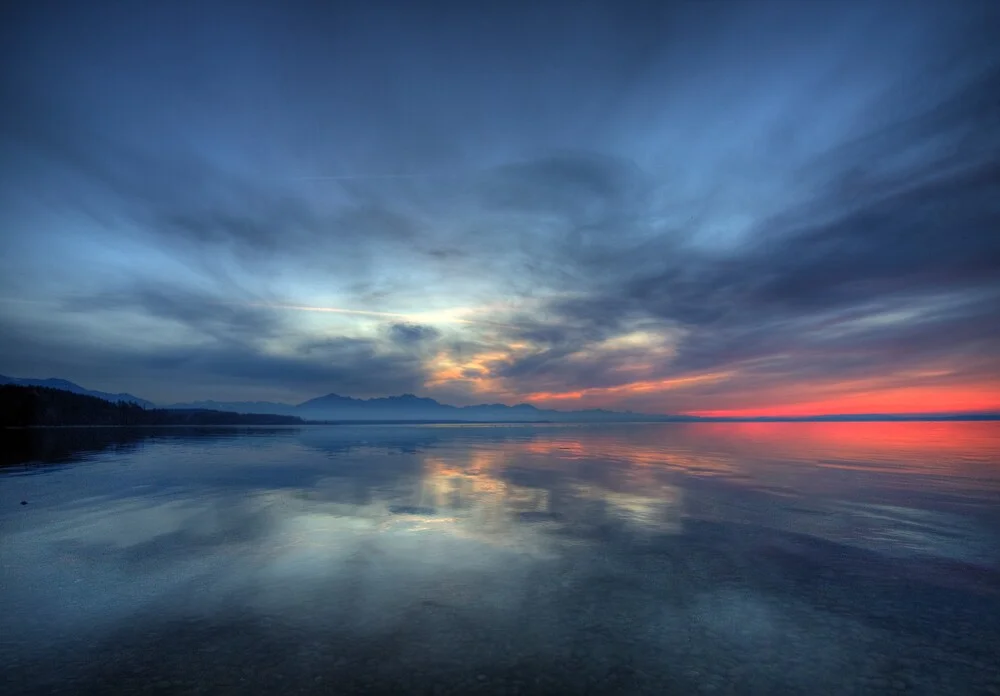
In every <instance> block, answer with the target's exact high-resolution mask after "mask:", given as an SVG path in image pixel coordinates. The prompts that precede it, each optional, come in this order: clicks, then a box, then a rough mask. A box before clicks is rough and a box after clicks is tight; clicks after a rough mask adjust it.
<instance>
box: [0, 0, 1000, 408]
mask: <svg viewBox="0 0 1000 696" xmlns="http://www.w3.org/2000/svg"><path fill="white" fill-rule="evenodd" d="M2 13H3V20H2V22H0V27H2V28H0V33H2V37H0V103H2V104H3V105H4V107H3V109H2V110H0V337H2V339H0V374H4V375H9V376H16V377H61V378H65V379H70V380H73V381H76V382H78V383H80V384H83V385H84V386H87V387H89V388H92V389H101V390H105V391H110V392H119V391H128V392H131V393H133V394H136V395H138V396H141V397H143V398H146V399H150V400H152V401H155V402H158V403H171V402H175V401H191V400H198V399H216V400H279V401H288V402H296V401H302V400H305V399H308V398H312V397H315V396H318V395H321V394H326V393H330V392H335V393H338V394H343V395H348V396H355V397H372V396H381V395H388V394H399V393H416V394H419V395H422V396H430V397H434V398H437V399H439V400H441V401H443V402H446V403H454V404H459V405H463V404H471V403H483V402H502V403H509V404H514V403H518V402H530V403H533V404H535V405H537V406H545V407H553V408H560V409H576V408H591V407H603V408H613V409H631V410H635V411H644V412H650V413H697V414H715V415H776V414H787V415H806V414H821V413H872V412H877V413H882V412H915V411H923V412H929V411H933V412H943V411H983V410H1000V96H998V95H1000V41H997V37H998V36H1000V3H997V2H992V1H989V0H983V1H978V0H961V1H959V2H955V1H953V0H949V1H944V0H942V1H941V2H923V1H921V0H905V1H899V2H878V1H875V0H869V1H866V2H852V1H845V2H791V1H789V2H780V1H777V0H774V1H772V0H760V1H751V0H746V1H733V2H725V1H714V0H706V1H701V2H698V1H689V2H669V1H667V0H658V1H656V2H628V1H624V2H587V1H586V0H581V1H580V2H568V1H567V2H546V1H541V2H536V3H530V4H528V3H507V2H497V3H490V2H482V3H478V2H477V3H465V2H429V1H428V2H417V1H416V0H415V1H414V2H405V3H403V2H399V3H397V2H358V3H335V2H329V3H321V2H294V1H289V2H282V3H277V2H259V3H257V2H218V1H213V0H201V1H199V2H185V1H183V0H175V1H171V2H148V3H133V2H124V1H122V2H107V1H104V0H91V1H89V2H85V3H84V2H53V1H46V0H39V1H37V2H19V3H17V2H15V3H10V4H8V5H5V9H3V10H2Z"/></svg>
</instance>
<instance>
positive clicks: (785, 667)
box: [0, 422, 1000, 696]
mask: <svg viewBox="0 0 1000 696" xmlns="http://www.w3.org/2000/svg"><path fill="white" fill-rule="evenodd" d="M0 465H2V467H0V564H2V565H0V670H2V672H3V674H4V675H5V676H4V679H5V684H6V686H5V687H4V693H7V694H21V693H25V694H28V693H32V694H34V693H39V694H40V693H72V694H77V693H79V694H113V693H133V692H134V693H150V694H173V693H177V694H227V693H232V694H286V693H288V694H292V693H294V694H341V693H343V694H352V693H364V694H479V693H482V694H563V693H566V694H570V693H591V694H703V693H712V694H761V695H771V694H883V693H891V694H929V695H930V694H933V695H935V696H939V695H944V694H1000V657H998V656H1000V423H995V422H994V423H990V422H979V423H958V422H948V423H697V424H649V425H646V424H643V425H640V424H636V425H589V424H588V425H533V426H519V425H492V426H491V425H475V426H471V425H470V426H362V425H358V426H315V427H311V426H307V427H291V428H271V429H259V428H253V429H249V428H232V429H201V430H180V429H170V428H162V429H150V430H146V431H127V430H104V429H95V428H66V429H52V430H35V431H7V432H4V433H2V434H0ZM22 501H23V502H24V503H25V504H22Z"/></svg>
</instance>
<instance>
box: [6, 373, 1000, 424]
mask: <svg viewBox="0 0 1000 696" xmlns="http://www.w3.org/2000/svg"><path fill="white" fill-rule="evenodd" d="M0 384H15V385H20V386H33V387H49V388H51V389H61V390H64V391H68V392H72V393H74V394H82V395H85V396H94V397H97V398H99V399H104V400H105V401H111V402H113V403H114V402H118V401H125V402H129V403H133V404H137V405H139V406H141V407H143V408H146V409H152V408H161V409H172V410H178V411H224V412H227V413H231V414H232V413H245V414H266V415H277V416H297V417H299V418H301V419H303V420H306V421H438V422H441V421H458V422H461V421H466V422H478V423H484V422H525V423H538V422H576V423H579V422H594V423H598V422H600V423H616V422H617V423H625V422H633V423H635V422H666V421H682V422H685V421H884V420H893V421H898V420H904V421H905V420H997V419H1000V413H919V414H892V413H869V414H841V415H838V414H832V415H820V416H761V417H742V418H737V417H702V416H689V415H664V414H650V413H633V412H631V411H624V412H622V411H607V410H604V409H586V410H578V411H557V410H555V409H542V408H537V407H535V406H532V405H531V404H517V405H515V406H507V405H506V404H476V405H473V406H451V405H449V404H442V403H440V402H438V401H435V400H434V399H429V398H426V397H420V396H415V395H414V394H401V395H399V396H382V397H375V398H371V399H356V398H353V397H350V396H341V395H339V394H327V395H326V396H320V397H317V398H315V399H309V400H308V401H303V402H302V403H300V404H286V403H281V402H275V401H194V402H189V403H176V404H166V405H157V404H154V403H153V402H151V401H147V400H146V399H141V398H139V397H137V396H133V395H132V394H128V393H120V394H111V393H108V392H102V391H96V390H93V389H86V388H85V387H81V386H80V385H78V384H75V383H73V382H70V381H68V380H65V379H52V378H50V379H30V378H18V377H6V376H3V375H0Z"/></svg>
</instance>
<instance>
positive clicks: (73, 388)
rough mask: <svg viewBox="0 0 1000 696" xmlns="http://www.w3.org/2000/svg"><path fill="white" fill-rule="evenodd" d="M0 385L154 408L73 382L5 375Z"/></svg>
mask: <svg viewBox="0 0 1000 696" xmlns="http://www.w3.org/2000/svg"><path fill="white" fill-rule="evenodd" d="M0 384H16V385H18V386H21V387H48V388H49V389H61V390H63V391H68V392H73V393H74V394H83V395H84V396H96V397H97V398H98V399H104V400H105V401H110V402H112V403H117V402H119V401H125V402H128V403H132V404H136V405H137V406H142V407H143V408H153V407H154V406H155V404H154V403H153V402H152V401H146V400H145V399H140V398H139V397H138V396H132V395H131V394H125V393H122V394H110V393H108V392H102V391H96V390H94V389H85V388H84V387H81V386H80V385H79V384H74V383H73V382H70V381H69V380H65V379H32V378H30V377H7V376H5V375H0Z"/></svg>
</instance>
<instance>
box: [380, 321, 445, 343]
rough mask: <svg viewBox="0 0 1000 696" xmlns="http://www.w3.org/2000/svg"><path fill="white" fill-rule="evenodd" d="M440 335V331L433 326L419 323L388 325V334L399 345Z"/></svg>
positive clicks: (421, 341)
mask: <svg viewBox="0 0 1000 696" xmlns="http://www.w3.org/2000/svg"><path fill="white" fill-rule="evenodd" d="M440 335H441V332H440V331H438V330H437V329H435V328H434V327H433V326H421V325H420V324H392V325H391V326H390V327H389V336H390V338H391V340H392V341H393V342H395V343H398V344H401V345H413V344H418V343H425V342H427V341H433V340H435V339H437V338H438V337H439V336H440Z"/></svg>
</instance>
